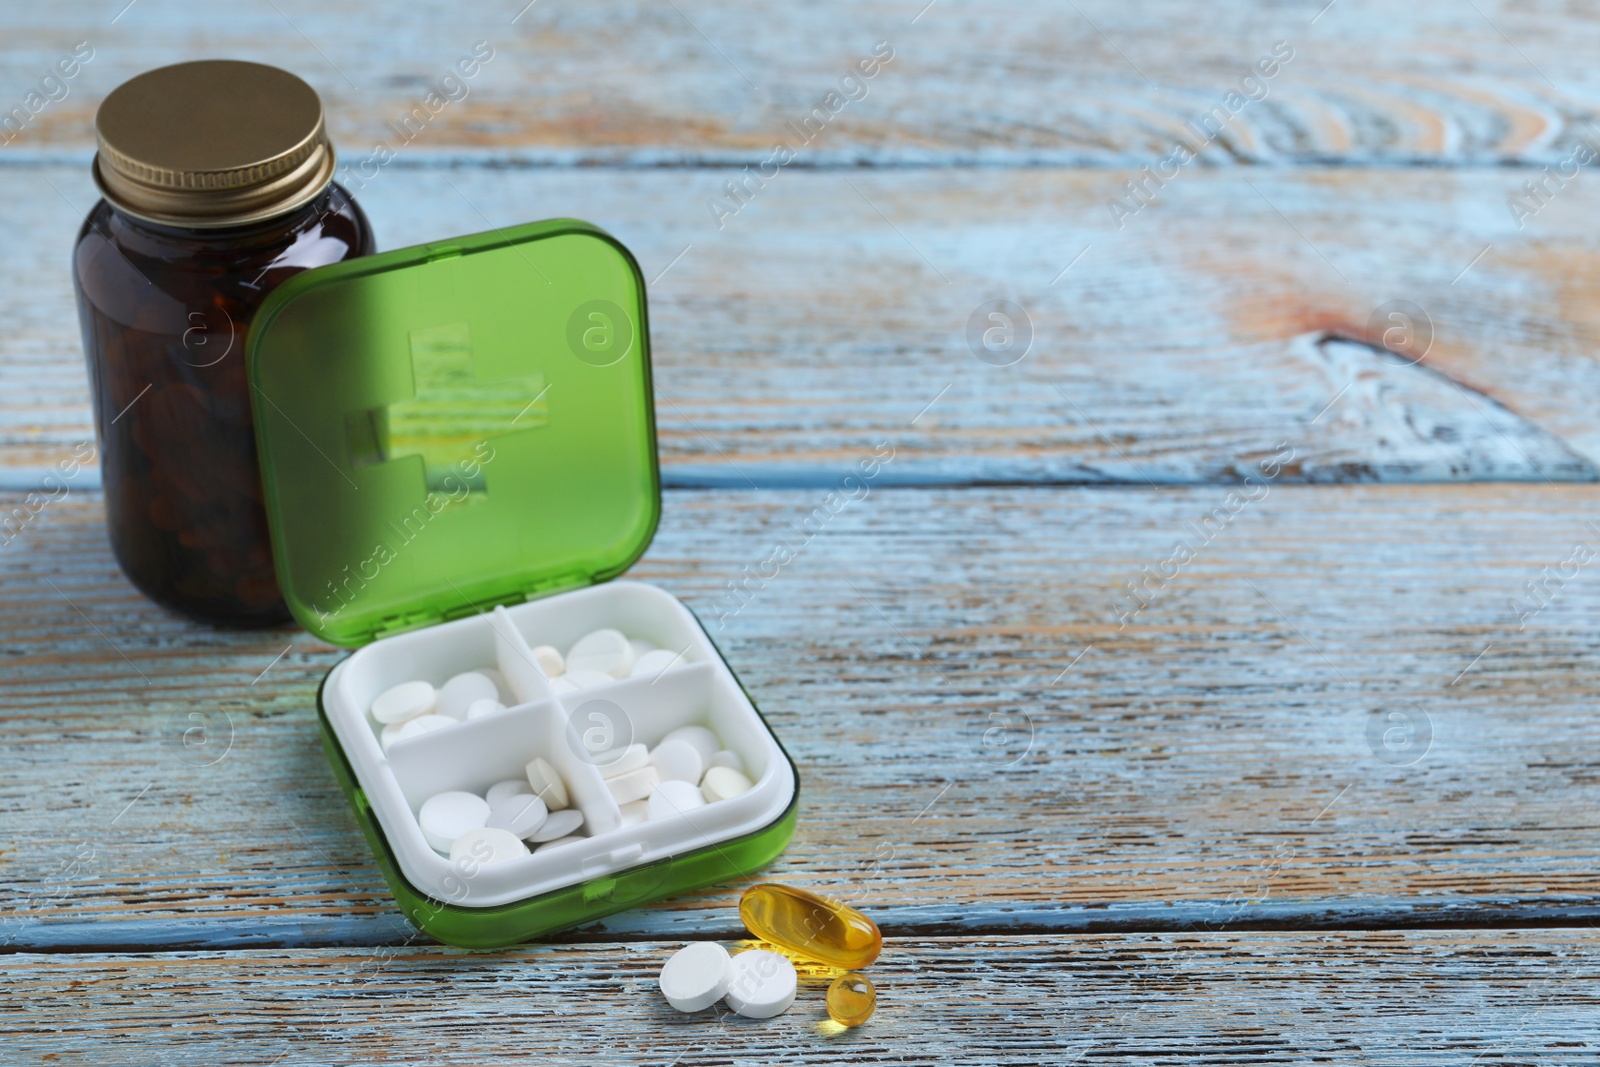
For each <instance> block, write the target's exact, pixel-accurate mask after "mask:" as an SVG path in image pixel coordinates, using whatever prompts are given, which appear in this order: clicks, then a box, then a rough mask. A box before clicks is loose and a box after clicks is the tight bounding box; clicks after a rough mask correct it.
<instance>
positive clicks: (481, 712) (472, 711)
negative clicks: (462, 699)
mask: <svg viewBox="0 0 1600 1067" xmlns="http://www.w3.org/2000/svg"><path fill="white" fill-rule="evenodd" d="M505 710H506V706H505V705H504V704H502V703H500V702H499V701H498V700H474V701H473V702H472V703H471V704H468V705H467V721H468V722H471V721H472V720H473V719H481V718H483V717H484V716H485V715H494V714H497V713H499V712H502V711H505Z"/></svg>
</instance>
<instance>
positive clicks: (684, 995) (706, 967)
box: [661, 941, 733, 1011]
mask: <svg viewBox="0 0 1600 1067" xmlns="http://www.w3.org/2000/svg"><path fill="white" fill-rule="evenodd" d="M732 977H733V960H732V959H731V958H730V957H729V956H728V950H727V949H725V948H723V947H722V946H721V945H719V944H717V943H716V942H715V941H693V942H690V943H689V944H687V945H685V946H683V947H682V948H680V949H679V950H678V951H676V952H674V953H673V954H672V955H671V957H670V958H668V960H667V962H666V963H665V964H663V965H662V967H661V995H662V996H664V997H666V998H667V1003H668V1004H671V1005H672V1006H673V1007H674V1008H676V1009H678V1010H679V1011H700V1010H701V1009H703V1008H709V1007H711V1005H713V1004H715V1003H716V1002H717V1001H719V1000H721V999H722V998H723V997H724V996H726V995H727V992H728V983H729V981H730V980H731V979H732Z"/></svg>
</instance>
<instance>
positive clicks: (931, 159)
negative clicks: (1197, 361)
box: [0, 0, 1600, 166]
mask: <svg viewBox="0 0 1600 1067" xmlns="http://www.w3.org/2000/svg"><path fill="white" fill-rule="evenodd" d="M525 4H526V0H506V2H497V3H493V4H485V5H474V6H472V7H469V8H463V7H462V6H461V5H459V4H453V3H450V2H449V0H425V2H419V3H414V4H408V5H406V8H405V10H404V12H396V11H394V10H393V9H392V8H391V7H390V6H388V5H382V4H376V3H371V2H368V3H363V4H357V5H328V4H316V3H313V2H310V0H280V2H276V3H273V4H266V5H258V6H256V7H249V8H233V7H224V8H217V7H210V6H205V5H194V4H185V5H175V4H163V3H159V2H154V0H143V2H139V3H136V4H131V5H127V9H126V10H123V7H124V4H123V2H121V0H118V2H113V3H108V4H105V5H102V6H92V7H83V6H78V7H56V6H45V5H35V6H31V7H19V8H18V9H16V10H14V11H9V12H8V13H7V16H6V20H7V26H6V30H7V33H6V39H5V41H4V42H3V50H0V94H3V95H0V104H3V105H4V107H5V108H6V109H10V108H11V107H15V106H18V105H21V104H22V103H23V102H24V99H25V96H26V94H27V93H28V91H29V90H30V89H32V88H33V87H34V86H35V85H36V84H37V82H38V81H39V79H40V78H41V77H42V76H43V75H45V74H46V73H47V72H48V71H49V70H50V69H51V67H52V65H53V64H54V63H55V62H56V60H57V59H58V58H59V57H60V56H61V55H63V54H65V53H67V52H70V51H71V49H72V47H73V46H74V45H75V44H76V43H78V42H80V41H87V42H89V43H90V44H91V45H92V47H93V48H94V49H95V55H94V59H93V60H92V61H91V62H90V63H89V64H88V66H87V67H85V68H84V70H83V72H82V73H81V74H80V75H79V76H78V77H77V78H76V79H74V81H73V82H72V83H70V85H71V91H70V92H69V94H68V95H67V97H66V98H65V99H63V100H61V101H60V102H59V103H55V104H52V105H50V106H48V107H46V108H45V109H44V110H43V111H41V112H40V113H39V114H38V116H37V117H36V118H34V119H33V120H32V121H31V122H30V123H29V125H28V126H27V127H26V128H25V129H24V130H23V131H22V132H21V135H20V136H18V137H17V138H16V140H15V142H14V143H13V144H12V145H10V146H8V147H7V148H6V149H5V150H6V151H10V152H36V151H38V150H40V149H44V150H47V151H48V150H50V149H53V148H56V147H57V146H70V147H81V146H84V145H86V144H88V143H90V139H91V134H90V130H91V128H92V119H93V115H94V109H95V106H96V105H97V103H98V101H99V99H100V98H101V97H102V96H103V95H104V94H105V93H106V92H108V91H109V90H110V89H111V88H113V87H114V86H116V85H117V84H119V83H120V82H122V81H123V80H125V79H127V78H128V77H131V76H132V75H134V74H136V73H138V72H140V71H142V70H145V69H148V68H150V67H152V66H157V65H160V64H162V63H166V62H174V61H178V60H183V59H190V58H195V57H199V56H216V55H222V56H239V57H242V58H250V59H256V60H260V61H263V62H268V63H275V64H278V65H281V66H284V67H287V68H289V69H291V70H295V71H297V72H298V73H300V74H302V75H303V76H304V77H306V78H307V79H308V80H310V81H311V82H312V83H313V84H314V85H315V86H316V87H317V89H318V90H319V91H320V92H321V93H322V94H323V96H324V98H325V99H326V101H327V103H328V107H329V112H330V116H331V122H332V126H333V131H334V134H335V136H336V137H337V139H338V141H339V143H340V144H341V145H343V146H345V147H346V149H347V150H348V151H350V152H356V151H359V152H361V153H365V152H366V151H368V150H369V146H371V145H372V144H373V143H374V142H376V141H378V140H380V139H381V140H384V141H385V142H386V143H390V144H395V143H397V139H396V138H395V136H394V134H393V133H392V132H391V131H390V130H389V128H388V127H387V125H386V124H387V123H390V122H395V121H398V120H399V119H400V118H401V117H402V116H404V115H406V114H407V113H408V112H410V111H411V110H412V109H413V108H416V107H417V106H418V105H419V104H421V103H422V101H423V100H424V98H425V97H426V95H427V93H428V92H429V89H430V87H432V86H437V85H438V84H439V82H440V79H441V77H442V76H443V75H445V74H446V73H447V72H448V70H449V68H450V65H451V64H453V63H454V62H455V61H456V60H457V59H458V58H460V57H461V56H463V55H465V54H466V53H467V52H468V51H469V49H470V48H471V47H472V46H473V44H474V43H475V42H478V41H480V40H481V41H486V42H488V43H489V44H490V45H491V46H492V47H493V48H494V49H495V56H494V58H493V59H492V60H491V61H490V62H489V63H488V65H487V66H485V67H484V68H483V69H482V71H481V72H480V73H479V74H478V75H477V76H476V77H475V78H473V79H472V80H471V81H469V82H468V83H467V84H468V86H469V88H470V92H469V94H468V95H467V96H466V97H465V98H464V99H461V100H460V101H459V102H458V103H453V104H450V105H448V106H446V107H445V108H443V110H441V111H440V112H439V113H438V114H437V116H436V117H434V118H433V119H432V120H431V121H430V122H429V124H428V125H427V127H426V128H425V129H424V130H423V131H422V133H421V134H420V135H419V136H418V137H417V140H416V142H414V143H420V144H424V145H426V147H428V148H430V149H434V150H464V151H465V152H467V153H477V155H476V156H474V158H483V156H484V155H487V156H488V157H489V158H494V159H499V160H506V161H512V162H517V163H522V162H529V163H535V164H546V163H558V164H565V163H572V162H596V161H598V162H606V163H629V164H644V165H652V164H681V163H700V162H718V163H726V162H734V163H738V164H743V163H748V162H755V161H759V160H761V159H763V158H765V157H766V156H767V154H768V153H769V152H770V151H771V148H772V145H773V143H774V141H775V140H776V139H779V138H782V137H784V136H785V130H786V125H785V124H786V123H789V122H795V123H798V122H800V120H801V119H802V118H803V117H804V116H805V115H806V114H808V113H810V112H811V111H812V109H813V108H816V107H818V106H819V105H821V104H823V101H824V98H825V96H826V94H827V93H828V92H829V91H830V90H836V89H838V87H839V80H840V78H841V76H843V75H844V74H845V73H846V72H847V71H848V70H849V69H850V67H851V66H852V65H853V64H854V63H856V62H857V61H858V60H859V59H861V58H862V57H864V56H867V55H869V54H870V53H871V51H872V48H873V45H874V42H877V41H879V40H884V41H887V42H889V44H890V45H891V47H892V48H893V49H894V60H893V62H892V63H891V64H890V65H889V66H888V67H887V68H886V69H884V70H883V72H882V73H881V74H879V75H878V76H877V77H876V78H874V79H872V80H871V81H869V82H867V89H868V92H867V95H866V96H865V97H863V98H860V99H859V100H857V101H855V102H852V103H849V104H847V105H845V106H844V108H843V109H842V110H841V111H840V112H839V113H838V115H837V116H836V117H834V118H833V119H832V120H831V121H830V122H829V124H828V126H827V127H826V128H825V129H824V131H823V133H822V134H821V135H820V136H818V137H817V138H816V139H815V140H814V142H813V143H812V144H811V145H809V146H807V147H805V148H804V149H803V150H802V152H801V156H802V158H801V159H800V161H799V162H800V164H801V165H818V164H820V165H859V164H876V165H913V166H915V165H925V164H929V163H933V164H944V163H950V162H966V163H982V164H1000V165H1018V164H1022V165H1029V164H1040V163H1047V164H1057V165H1059V164H1070V165H1107V164H1110V165H1117V166H1122V165H1126V164H1127V163H1129V162H1130V161H1132V162H1133V163H1134V165H1135V166H1138V165H1139V164H1141V163H1145V162H1153V161H1154V160H1156V159H1158V158H1161V157H1163V156H1166V155H1167V154H1168V153H1169V152H1170V151H1171V150H1172V147H1173V145H1174V143H1175V142H1176V141H1178V140H1180V139H1182V140H1185V141H1187V142H1188V143H1190V144H1192V145H1195V146H1197V147H1198V146H1200V145H1201V144H1203V143H1204V141H1205V137H1204V136H1202V135H1198V134H1196V133H1195V132H1194V131H1193V128H1192V127H1189V126H1187V124H1190V123H1200V122H1202V121H1204V116H1206V114H1207V113H1208V112H1209V111H1211V109H1213V108H1215V107H1217V106H1219V105H1223V104H1225V102H1226V98H1227V95H1228V94H1229V93H1230V92H1238V91H1239V89H1240V81H1241V79H1242V78H1243V77H1245V76H1246V75H1249V74H1251V73H1252V72H1253V71H1254V65H1255V63H1256V62H1257V61H1258V60H1259V59H1261V58H1263V57H1268V58H1270V55H1271V52H1272V49H1273V45H1274V43H1275V42H1277V41H1283V42H1286V43H1287V45H1288V46H1289V47H1290V48H1292V49H1293V58H1292V59H1291V60H1290V61H1289V62H1288V63H1287V64H1286V65H1284V66H1283V67H1282V68H1281V70H1280V71H1279V72H1278V73H1277V74H1276V76H1275V77H1274V78H1271V79H1267V80H1263V81H1262V82H1261V83H1260V85H1261V87H1260V88H1250V87H1247V91H1253V92H1254V94H1255V95H1256V96H1257V97H1258V98H1259V99H1256V100H1253V101H1251V102H1249V103H1243V104H1242V106H1239V105H1235V110H1236V114H1234V115H1233V117H1232V119H1231V121H1230V122H1229V124H1228V126H1227V128H1226V130H1225V131H1224V132H1223V133H1222V135H1221V136H1220V137H1218V138H1217V139H1216V140H1215V141H1214V142H1213V143H1211V144H1210V146H1209V147H1207V148H1206V149H1205V150H1204V152H1203V159H1204V161H1205V162H1206V163H1207V164H1208V165H1209V164H1218V165H1222V164H1228V163H1231V162H1234V161H1250V162H1265V163H1279V162H1307V161H1310V162H1316V163H1325V162H1356V163H1370V162H1377V163H1399V164H1407V163H1414V162H1423V163H1454V162H1461V161H1471V162H1485V163H1501V162H1507V161H1535V162H1540V163H1543V162H1547V161H1549V160H1553V159H1556V158H1559V157H1560V156H1561V155H1562V154H1564V153H1565V151H1566V150H1567V149H1568V148H1569V147H1570V144H1571V142H1572V141H1573V140H1574V139H1575V138H1579V137H1582V138H1586V139H1592V138H1593V137H1594V136H1595V134H1594V131H1593V128H1592V120H1593V117H1594V114H1595V111H1596V101H1597V100H1600V83H1597V81H1596V77H1595V74H1594V71H1593V70H1592V65H1590V64H1588V63H1586V62H1585V60H1584V58H1583V57H1585V56H1587V55H1590V54H1592V53H1593V52H1594V50H1595V48H1596V47H1597V46H1600V19H1597V17H1596V14H1595V12H1594V11H1592V10H1590V9H1588V8H1586V7H1583V6H1582V5H1570V4H1569V5H1544V6H1531V5H1526V4H1516V3H1513V2H1511V0H1476V2H1475V3H1473V4H1409V5H1403V6H1398V7H1397V6H1395V5H1393V4H1377V3H1372V2H1362V0H1342V2H1341V3H1338V4H1335V5H1329V6H1328V10H1326V11H1322V10H1321V9H1322V8H1323V6H1324V5H1323V4H1322V3H1314V2H1305V3H1295V4H1264V3H1250V2H1240V0H1232V2H1227V3H1215V4H1210V5H1208V6H1207V7H1206V9H1205V16H1204V17H1203V18H1197V17H1196V16H1195V13H1194V9H1193V7H1192V5H1189V4H1184V3H1180V2H1178V0H1161V2H1156V3H1141V4H1117V3H1111V2H1107V0H1094V2H1090V0H1083V2H1081V3H1077V4H1065V5H1064V4H1057V3H1050V2H1048V0H1034V2H1026V3H1024V2H1008V3H1004V4H994V3H988V2H978V0H966V2H961V0H937V2H936V3H933V4H927V3H926V0H895V2H882V0H879V2H872V3H844V2H840V0H831V2H826V3H815V4H804V5H788V6H786V7H783V8H781V9H777V8H774V9H769V8H768V7H767V6H764V5H763V6H760V7H755V6H750V5H741V4H737V3H732V2H728V0H715V2H707V0H693V2H683V3H676V4H668V5H651V4H637V3H634V4H559V3H549V2H545V3H538V4H531V5H526V6H525ZM855 92H856V93H857V94H858V95H859V92H860V90H855ZM1263 92H1264V94H1265V95H1264V96H1263ZM1235 99H1236V100H1237V101H1240V102H1241V103H1242V102H1243V100H1244V99H1245V98H1244V97H1243V96H1239V97H1235ZM796 140H797V139H796Z"/></svg>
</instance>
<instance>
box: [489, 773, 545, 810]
mask: <svg viewBox="0 0 1600 1067" xmlns="http://www.w3.org/2000/svg"><path fill="white" fill-rule="evenodd" d="M515 796H530V797H531V796H533V790H532V789H531V788H530V787H529V786H528V783H527V782H526V781H524V780H521V779H517V778H507V779H506V780H505V781H503V782H496V783H495V784H494V785H491V786H490V787H489V791H488V792H487V793H485V794H483V799H485V800H487V801H488V802H489V805H490V807H493V806H494V802H495V801H497V800H504V799H505V798H506V797H515Z"/></svg>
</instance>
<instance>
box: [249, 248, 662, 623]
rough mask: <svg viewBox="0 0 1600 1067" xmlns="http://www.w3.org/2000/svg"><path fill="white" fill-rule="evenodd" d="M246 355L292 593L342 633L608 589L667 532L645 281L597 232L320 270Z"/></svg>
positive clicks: (279, 551)
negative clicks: (660, 526) (578, 589)
mask: <svg viewBox="0 0 1600 1067" xmlns="http://www.w3.org/2000/svg"><path fill="white" fill-rule="evenodd" d="M246 358H247V361H248V362H247V366H248V373H249V376H250V387H251V388H250V392H251V402H252V407H253V410H254V414H255V427H256V442H257V445H258V446H259V449H260V458H261V477H262V484H263V489H264V493H265V500H266V506H267V516H268V520H269V522H270V524H271V527H272V544H273V554H274V558H275V560H276V563H277V568H278V584H279V585H280V587H281V588H282V590H283V595H284V599H285V600H286V601H287V603H288V605H289V609H290V611H292V612H293V613H294V616H295V618H296V619H298V620H299V622H300V624H301V625H303V626H304V627H305V628H306V629H307V630H309V631H311V632H312V633H314V634H316V635H317V636H318V637H321V638H323V639H325V640H328V641H332V642H335V643H337V644H341V645H359V644H364V643H366V642H368V641H371V640H373V639H374V638H377V637H381V636H384V635H385V634H388V633H394V632H398V631H401V630H408V629H414V628H416V627H419V626H425V625H429V624H432V623H435V622H440V621H443V620H445V619H451V618H457V617H460V616H462V615H469V614H474V613H477V612H480V611H483V610H486V609H487V608H489V607H491V606H492V605H494V604H497V603H514V602H520V601H522V600H525V599H527V598H529V597H533V596H539V595H543V594H546V593H550V592H555V591H557V590H560V589H566V588H571V587H574V586H578V585H584V584H588V583H590V582H597V581H604V580H606V579H609V578H612V577H615V576H616V575H618V574H620V573H622V572H623V571H624V570H626V569H627V568H628V567H629V565H631V564H632V563H633V561H634V560H636V559H638V558H639V555H640V554H641V553H643V552H644V550H645V547H646V546H647V545H648V544H649V543H650V538H651V537H652V536H653V535H654V533H655V528H656V522H657V519H658V518H659V516H660V510H661V481H660V474H659V471H658V469H657V462H656V437H655V417H654V410H653V407H652V403H651V387H650V344H649V329H648V322H647V319H646V314H645V286H644V278H643V276H642V275H641V274H640V273H639V266H638V264H637V263H635V262H634V259H633V256H632V255H630V254H629V253H628V250H627V249H626V248H624V247H623V246H622V245H621V244H620V243H618V242H617V241H616V240H615V239H614V238H612V237H611V236H610V235H609V234H607V233H605V232H604V231H602V230H600V229H598V228H596V227H594V226H591V225H589V224H587V223H584V222H578V221H575V220H572V219H554V220H550V221H547V222H537V223H530V224H528V225H525V226H518V227H515V228H512V229H508V230H495V231H493V232H491V233H482V234H477V235H476V236H472V237H463V238H459V239H456V240H451V241H441V242H438V243H435V244H426V245H418V246H416V247H414V248H403V249H399V250H397V251H394V252H384V253H381V254H379V255H374V256H368V257H366V258H364V259H354V260H350V261H348V262H345V263H339V264H335V265H332V266H327V267H318V268H316V269H314V270H310V271H306V272H305V273H303V274H299V275H296V276H295V277H294V278H292V279H290V280H289V281H287V282H285V283H284V284H283V285H282V286H280V287H279V288H278V289H277V290H275V291H274V292H273V293H272V294H271V296H269V297H268V298H267V300H266V302H265V303H264V304H263V305H262V308H261V310H260V312H258V313H257V315H256V318H255V320H254V321H253V323H252V324H251V327H250V338H249V344H248V347H247V356H246Z"/></svg>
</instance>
